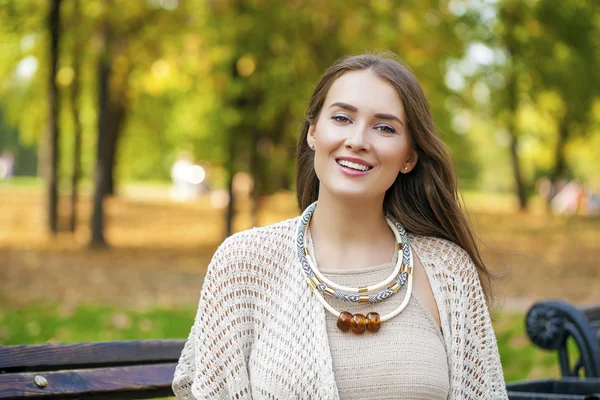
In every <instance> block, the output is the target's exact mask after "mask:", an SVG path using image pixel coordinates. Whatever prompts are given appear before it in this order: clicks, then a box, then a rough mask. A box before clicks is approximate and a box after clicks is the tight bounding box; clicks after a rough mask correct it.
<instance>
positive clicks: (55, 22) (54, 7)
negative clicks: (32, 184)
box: [47, 0, 61, 234]
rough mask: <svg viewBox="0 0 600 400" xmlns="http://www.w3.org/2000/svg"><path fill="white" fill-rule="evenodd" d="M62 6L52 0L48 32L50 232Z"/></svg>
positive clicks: (54, 208) (54, 210) (54, 223)
mask: <svg viewBox="0 0 600 400" xmlns="http://www.w3.org/2000/svg"><path fill="white" fill-rule="evenodd" d="M60 5H61V0H50V10H49V13H48V30H49V32H50V35H49V37H50V64H49V68H50V73H49V75H48V104H49V116H48V125H49V130H48V133H49V134H48V138H49V139H48V148H49V151H50V156H49V168H48V171H47V174H48V210H47V211H48V224H49V228H50V232H52V233H53V234H56V233H57V232H58V160H59V151H58V149H59V148H58V141H59V137H60V129H59V126H58V110H59V98H58V87H57V85H56V72H57V69H58V55H59V43H60Z"/></svg>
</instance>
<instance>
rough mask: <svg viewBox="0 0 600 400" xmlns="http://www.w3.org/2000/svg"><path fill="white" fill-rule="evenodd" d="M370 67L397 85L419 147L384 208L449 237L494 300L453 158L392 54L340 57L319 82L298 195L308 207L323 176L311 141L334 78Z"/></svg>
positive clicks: (302, 150)
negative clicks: (319, 174) (318, 171)
mask: <svg viewBox="0 0 600 400" xmlns="http://www.w3.org/2000/svg"><path fill="white" fill-rule="evenodd" d="M361 70H369V71H371V72H373V73H375V74H376V75H377V76H378V77H379V78H381V79H383V80H385V81H387V82H389V83H390V84H391V85H393V86H394V87H395V88H396V91H397V92H398V95H399V96H400V100H401V101H402V104H403V105H404V110H405V113H406V121H407V128H408V129H407V130H408V132H409V134H410V136H411V142H412V145H413V146H414V148H415V150H416V151H417V153H418V156H419V158H418V162H417V165H416V166H415V167H414V168H413V170H412V171H410V172H409V173H407V174H401V173H399V174H398V177H397V178H396V180H395V181H394V183H393V184H392V186H391V187H390V188H389V189H388V190H387V192H386V194H385V197H384V202H383V209H384V212H387V213H390V214H391V215H393V216H394V217H395V218H397V219H398V221H400V222H401V223H402V225H403V226H404V227H405V228H406V230H407V231H408V232H411V233H414V234H418V235H424V236H435V237H438V238H443V239H447V240H449V241H451V242H453V243H455V244H457V245H459V246H460V247H462V248H463V249H464V250H465V251H466V252H467V253H468V254H469V256H470V257H471V259H472V260H473V262H474V263H475V266H476V267H477V271H478V274H479V278H480V281H481V285H482V288H483V292H484V294H485V298H486V301H487V302H488V304H490V302H491V301H492V294H491V278H492V274H491V273H490V271H489V270H488V269H487V268H486V266H485V265H484V263H483V260H482V259H481V255H480V253H479V249H478V247H477V244H476V242H475V234H474V232H473V228H472V227H471V224H470V222H469V219H468V218H467V215H466V213H465V212H464V211H463V208H462V206H461V201H460V194H459V192H458V188H457V187H458V183H457V178H456V174H455V172H454V167H453V163H452V161H451V159H450V156H449V154H448V152H447V150H446V147H445V145H444V143H443V141H442V140H441V138H440V136H439V134H438V132H437V129H436V127H435V124H434V123H433V119H432V116H431V111H430V109H429V103H428V102H427V98H426V97H425V93H424V92H423V89H422V88H421V85H420V84H419V82H418V81H417V79H416V77H415V76H414V75H413V74H412V73H411V72H410V71H409V69H408V68H407V67H406V66H405V65H404V64H403V62H402V61H401V60H400V59H399V58H398V57H397V56H395V55H394V54H391V53H382V54H378V55H373V54H363V55H357V56H350V57H345V58H343V59H340V60H338V61H337V62H336V63H334V64H333V65H332V66H331V67H329V68H328V69H327V70H326V71H325V73H324V74H323V75H322V76H321V79H320V80H319V82H318V83H317V85H316V87H315V88H314V90H313V93H312V95H311V98H310V101H309V104H308V111H307V113H306V117H305V118H304V122H303V124H302V131H301V134H300V137H299V140H298V146H297V152H296V196H297V199H298V206H299V207H300V209H301V210H304V209H305V208H306V207H308V206H309V205H310V204H311V203H313V202H314V201H316V200H317V197H318V195H319V179H318V178H317V175H316V172H315V169H314V152H313V151H312V150H311V149H310V147H309V145H308V142H307V135H308V131H309V128H310V126H311V125H312V124H316V123H317V120H318V118H319V114H320V113H321V109H322V108H323V103H324V102H325V98H326V96H327V93H328V91H329V89H330V88H331V86H332V85H333V83H334V82H335V80H336V79H338V78H339V77H340V76H341V75H342V74H344V73H345V72H348V71H361Z"/></svg>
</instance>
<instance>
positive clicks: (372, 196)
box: [327, 185, 385, 202]
mask: <svg viewBox="0 0 600 400" xmlns="http://www.w3.org/2000/svg"><path fill="white" fill-rule="evenodd" d="M348 186H349V185H348ZM348 186H341V185H338V186H337V187H330V188H328V189H327V191H328V192H329V193H330V195H331V197H332V198H334V199H339V200H342V201H348V202H357V201H358V202H363V201H375V200H377V199H379V198H382V199H383V197H384V196H385V192H382V193H379V194H378V192H379V191H377V190H375V189H373V188H365V187H362V188H361V187H348Z"/></svg>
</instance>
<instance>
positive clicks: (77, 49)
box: [69, 0, 83, 232]
mask: <svg viewBox="0 0 600 400" xmlns="http://www.w3.org/2000/svg"><path fill="white" fill-rule="evenodd" d="M73 7H74V8H73V15H72V17H71V27H72V28H73V27H75V29H77V24H78V22H79V21H80V19H81V11H80V0H73ZM72 49H73V50H72V57H73V62H72V64H73V80H72V82H71V90H70V92H69V94H70V98H69V103H70V111H71V118H72V119H73V139H74V143H73V161H72V163H73V171H72V175H71V215H70V220H69V228H70V230H71V232H75V229H76V226H77V201H78V197H79V179H80V178H81V140H82V139H81V138H82V127H81V119H80V106H79V101H80V98H79V97H80V82H81V52H82V51H83V46H82V41H81V39H80V37H79V36H77V37H75V38H74V39H73V46H72Z"/></svg>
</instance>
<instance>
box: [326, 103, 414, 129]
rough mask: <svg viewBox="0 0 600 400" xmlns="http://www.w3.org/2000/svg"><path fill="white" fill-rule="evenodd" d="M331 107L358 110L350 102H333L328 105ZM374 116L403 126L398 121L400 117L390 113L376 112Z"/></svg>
mask: <svg viewBox="0 0 600 400" xmlns="http://www.w3.org/2000/svg"><path fill="white" fill-rule="evenodd" d="M331 107H340V108H343V109H346V110H348V111H358V108H356V107H354V106H352V105H350V104H347V103H342V102H337V103H333V104H332V105H330V106H329V108H331ZM375 118H380V119H391V120H395V121H398V122H399V123H400V125H402V126H404V124H403V123H402V121H400V118H398V117H396V116H395V115H392V114H381V113H377V114H375Z"/></svg>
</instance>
